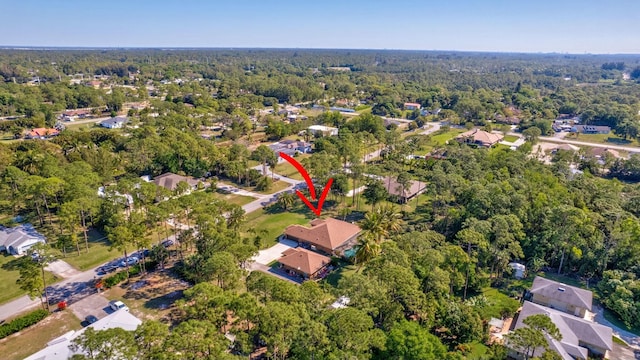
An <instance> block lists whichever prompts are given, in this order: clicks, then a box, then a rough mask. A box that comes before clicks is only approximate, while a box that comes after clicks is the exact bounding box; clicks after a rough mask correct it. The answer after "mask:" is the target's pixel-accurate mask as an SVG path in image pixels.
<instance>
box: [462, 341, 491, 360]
mask: <svg viewBox="0 0 640 360" xmlns="http://www.w3.org/2000/svg"><path fill="white" fill-rule="evenodd" d="M464 345H465V346H467V347H469V352H467V353H465V354H464V355H465V359H468V360H476V359H484V356H485V355H486V354H487V352H488V351H489V348H488V347H487V346H486V345H485V344H482V343H479V342H472V343H468V344H464Z"/></svg>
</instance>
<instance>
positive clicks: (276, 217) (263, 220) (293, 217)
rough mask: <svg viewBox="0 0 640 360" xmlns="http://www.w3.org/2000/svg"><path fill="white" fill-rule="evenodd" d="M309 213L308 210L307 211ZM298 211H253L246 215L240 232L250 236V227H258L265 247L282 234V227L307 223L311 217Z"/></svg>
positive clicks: (273, 242)
mask: <svg viewBox="0 0 640 360" xmlns="http://www.w3.org/2000/svg"><path fill="white" fill-rule="evenodd" d="M309 214H310V212H309ZM307 216H310V215H305V214H304V213H300V212H289V211H283V212H279V213H269V212H268V211H265V209H259V210H256V211H253V212H251V213H249V214H247V216H246V219H247V220H246V222H245V223H244V226H243V227H242V232H243V233H245V234H247V235H249V236H251V235H250V234H249V233H250V232H251V230H252V229H260V230H261V232H263V234H261V236H263V238H264V239H265V240H266V245H265V244H264V243H263V245H264V246H265V247H269V246H271V245H274V244H275V243H276V240H277V239H278V236H280V235H281V234H282V232H283V231H284V229H285V228H286V227H287V226H289V225H293V224H299V225H304V224H308V223H309V221H310V219H311V217H307Z"/></svg>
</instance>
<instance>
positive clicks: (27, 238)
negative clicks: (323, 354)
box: [0, 224, 45, 251]
mask: <svg viewBox="0 0 640 360" xmlns="http://www.w3.org/2000/svg"><path fill="white" fill-rule="evenodd" d="M33 241H40V242H44V241H45V238H44V236H43V235H42V234H40V233H39V232H37V231H36V230H35V229H34V228H33V226H31V225H30V224H24V225H20V226H16V227H12V228H6V229H2V228H0V246H3V247H4V248H5V249H6V250H7V251H9V247H10V246H13V247H14V248H16V249H17V248H19V247H20V246H21V245H23V244H26V243H28V242H33Z"/></svg>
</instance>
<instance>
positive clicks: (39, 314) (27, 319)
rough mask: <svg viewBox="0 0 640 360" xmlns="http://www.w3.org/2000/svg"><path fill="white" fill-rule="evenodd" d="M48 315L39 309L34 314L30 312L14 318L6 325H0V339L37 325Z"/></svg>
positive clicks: (45, 311)
mask: <svg viewBox="0 0 640 360" xmlns="http://www.w3.org/2000/svg"><path fill="white" fill-rule="evenodd" d="M48 315H49V312H48V311H47V310H43V309H39V310H36V311H34V312H30V313H28V314H27V315H24V316H21V317H19V318H15V319H13V320H11V321H10V322H8V323H6V324H2V325H0V339H4V338H6V337H7V336H9V335H11V334H14V333H17V332H18V331H20V330H22V329H24V328H26V327H29V326H31V325H34V324H37V323H38V322H39V321H40V320H42V319H44V318H46V317H47V316H48Z"/></svg>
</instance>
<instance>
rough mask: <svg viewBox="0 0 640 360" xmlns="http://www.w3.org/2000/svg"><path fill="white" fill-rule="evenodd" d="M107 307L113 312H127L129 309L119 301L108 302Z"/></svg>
mask: <svg viewBox="0 0 640 360" xmlns="http://www.w3.org/2000/svg"><path fill="white" fill-rule="evenodd" d="M109 307H110V308H111V309H112V310H113V311H118V310H120V309H124V310H125V311H129V307H128V306H127V305H125V304H124V303H123V302H122V301H120V300H111V301H109Z"/></svg>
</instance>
